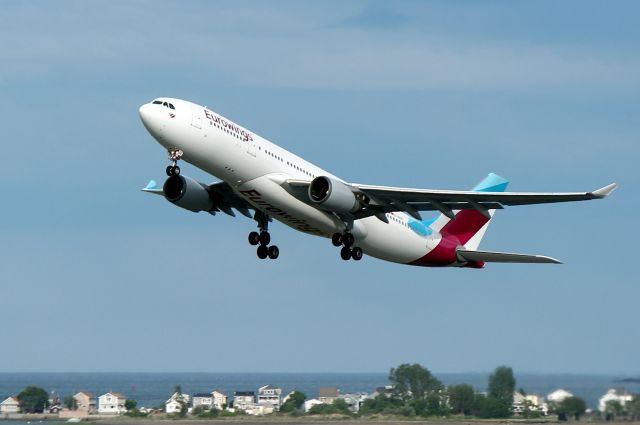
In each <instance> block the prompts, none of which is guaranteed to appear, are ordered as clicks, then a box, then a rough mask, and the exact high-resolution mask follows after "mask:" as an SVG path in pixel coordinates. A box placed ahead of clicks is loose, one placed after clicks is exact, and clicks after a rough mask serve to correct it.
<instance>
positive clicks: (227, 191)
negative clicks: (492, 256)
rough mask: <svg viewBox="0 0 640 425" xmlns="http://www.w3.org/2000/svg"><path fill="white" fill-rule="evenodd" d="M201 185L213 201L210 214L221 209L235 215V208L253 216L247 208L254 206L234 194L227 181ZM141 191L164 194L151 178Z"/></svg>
mask: <svg viewBox="0 0 640 425" xmlns="http://www.w3.org/2000/svg"><path fill="white" fill-rule="evenodd" d="M201 185H203V186H204V187H205V188H206V189H207V192H209V197H210V198H211V200H212V201H213V209H212V210H211V211H209V212H210V213H211V214H215V212H216V211H222V212H223V213H225V214H227V215H230V216H232V217H235V216H236V214H235V212H234V211H233V210H234V209H235V210H237V211H239V212H240V213H241V214H242V215H244V216H245V217H248V218H254V217H253V215H252V214H251V212H250V211H249V210H250V209H255V207H254V206H253V205H251V204H249V203H248V202H247V201H245V200H244V199H243V198H241V197H240V196H239V195H238V194H236V192H235V191H234V190H233V189H232V188H231V186H229V184H228V183H225V182H217V183H212V184H209V185H207V184H202V183H201ZM142 191H143V192H147V193H153V194H154V195H161V196H164V191H163V190H162V188H159V187H158V184H157V183H156V182H155V181H154V180H151V181H150V182H149V183H148V184H147V186H146V187H145V188H144V189H142Z"/></svg>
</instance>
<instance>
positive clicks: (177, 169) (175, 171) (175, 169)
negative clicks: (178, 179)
mask: <svg viewBox="0 0 640 425" xmlns="http://www.w3.org/2000/svg"><path fill="white" fill-rule="evenodd" d="M173 175H174V176H179V175H180V167H178V166H177V165H176V166H174V167H173Z"/></svg>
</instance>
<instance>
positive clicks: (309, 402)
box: [304, 398, 326, 413]
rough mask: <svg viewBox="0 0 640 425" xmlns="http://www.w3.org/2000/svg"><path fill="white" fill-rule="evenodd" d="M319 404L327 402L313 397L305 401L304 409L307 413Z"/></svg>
mask: <svg viewBox="0 0 640 425" xmlns="http://www.w3.org/2000/svg"><path fill="white" fill-rule="evenodd" d="M319 404H326V403H323V402H321V401H320V400H318V399H317V398H312V399H310V400H305V402H304V411H305V413H306V412H308V411H309V410H311V408H312V407H313V406H317V405H319Z"/></svg>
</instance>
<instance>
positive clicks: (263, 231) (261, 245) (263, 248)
mask: <svg viewBox="0 0 640 425" xmlns="http://www.w3.org/2000/svg"><path fill="white" fill-rule="evenodd" d="M254 218H255V220H256V221H257V222H258V227H259V228H260V233H258V232H251V233H249V243H250V244H251V245H258V250H257V254H258V258H260V259H261V260H264V259H265V258H267V257H269V258H271V259H272V260H275V259H276V258H278V256H279V255H280V249H279V248H278V247H277V246H276V245H271V246H269V243H271V235H270V234H269V216H268V215H266V214H264V213H262V212H260V211H256V214H255V216H254Z"/></svg>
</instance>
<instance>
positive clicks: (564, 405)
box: [556, 397, 587, 421]
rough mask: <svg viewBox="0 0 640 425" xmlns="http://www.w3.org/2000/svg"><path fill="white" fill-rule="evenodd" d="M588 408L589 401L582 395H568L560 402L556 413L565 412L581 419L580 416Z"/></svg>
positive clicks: (577, 419)
mask: <svg viewBox="0 0 640 425" xmlns="http://www.w3.org/2000/svg"><path fill="white" fill-rule="evenodd" d="M586 410H587V403H585V401H584V400H583V399H581V398H580V397H567V398H565V399H564V400H562V401H561V402H559V403H558V406H557V408H556V413H558V416H560V415H561V414H564V415H565V417H566V416H573V417H574V418H575V419H576V421H579V420H580V416H582V415H583V414H584V412H586Z"/></svg>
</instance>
